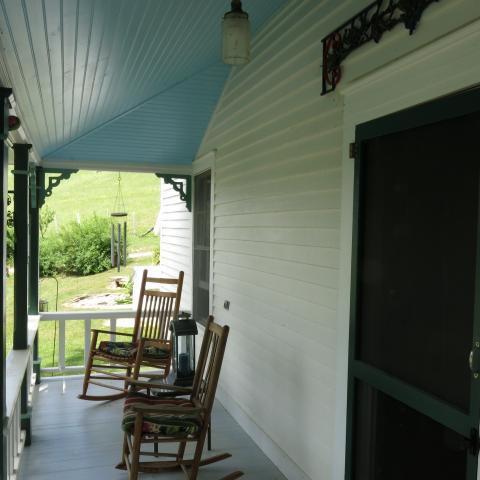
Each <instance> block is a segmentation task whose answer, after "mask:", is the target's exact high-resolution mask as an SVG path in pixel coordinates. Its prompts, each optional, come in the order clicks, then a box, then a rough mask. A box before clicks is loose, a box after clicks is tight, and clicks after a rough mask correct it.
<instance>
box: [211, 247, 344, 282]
mask: <svg viewBox="0 0 480 480" xmlns="http://www.w3.org/2000/svg"><path fill="white" fill-rule="evenodd" d="M215 262H218V263H224V264H228V265H231V266H237V267H240V268H248V269H250V270H251V271H252V272H263V273H269V274H273V275H277V276H281V277H284V278H287V279H291V280H298V281H299V282H304V283H310V284H313V285H319V286H323V287H328V288H336V287H337V284H338V270H337V269H334V268H328V267H319V266H315V265H304V264H297V263H296V262H288V261H284V260H282V259H271V258H263V257H259V256H255V255H243V254H238V253H224V252H218V251H217V252H216V254H215Z"/></svg>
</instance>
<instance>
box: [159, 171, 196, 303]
mask: <svg viewBox="0 0 480 480" xmlns="http://www.w3.org/2000/svg"><path fill="white" fill-rule="evenodd" d="M160 266H161V269H162V274H163V275H166V276H169V277H176V276H178V272H179V271H180V270H183V271H184V272H185V278H184V283H183V291H182V302H181V306H180V307H181V309H182V310H188V311H191V309H192V214H191V213H190V212H189V211H188V210H187V209H186V207H185V202H184V201H182V200H180V196H179V194H178V192H176V191H175V190H174V189H173V187H172V186H171V185H168V184H166V183H164V182H163V181H162V190H161V202H160Z"/></svg>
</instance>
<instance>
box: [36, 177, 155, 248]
mask: <svg viewBox="0 0 480 480" xmlns="http://www.w3.org/2000/svg"><path fill="white" fill-rule="evenodd" d="M121 188H122V196H123V200H124V205H125V211H126V212H127V213H128V216H127V232H128V239H127V243H128V246H129V252H137V251H145V250H146V249H147V250H148V249H152V248H153V247H154V246H155V245H158V237H157V236H155V235H152V234H150V235H147V236H145V237H143V236H142V235H143V234H144V233H145V232H147V231H148V230H149V229H150V228H152V227H153V226H154V225H155V221H156V219H157V215H158V212H159V209H160V179H158V178H157V177H156V176H155V175H154V174H153V173H122V174H121ZM117 190H118V173H116V172H95V171H87V170H83V171H80V172H78V173H74V174H73V175H72V176H71V177H70V178H69V179H68V180H63V181H62V182H61V183H60V185H59V186H58V187H55V188H54V189H53V194H52V196H51V197H49V198H47V200H46V202H45V204H46V205H48V207H49V208H50V209H52V210H54V211H55V221H54V222H53V223H52V224H51V225H50V227H49V229H48V231H47V235H53V234H55V233H56V232H57V231H58V230H59V229H60V228H61V227H62V225H65V224H67V223H68V222H71V221H78V220H80V221H82V218H85V217H88V216H91V215H93V214H94V213H96V214H97V215H98V216H104V217H110V213H111V212H112V211H113V209H114V207H115V200H116V196H117Z"/></svg>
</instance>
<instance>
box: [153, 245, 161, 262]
mask: <svg viewBox="0 0 480 480" xmlns="http://www.w3.org/2000/svg"><path fill="white" fill-rule="evenodd" d="M152 262H153V264H154V265H158V264H159V263H160V247H153V252H152Z"/></svg>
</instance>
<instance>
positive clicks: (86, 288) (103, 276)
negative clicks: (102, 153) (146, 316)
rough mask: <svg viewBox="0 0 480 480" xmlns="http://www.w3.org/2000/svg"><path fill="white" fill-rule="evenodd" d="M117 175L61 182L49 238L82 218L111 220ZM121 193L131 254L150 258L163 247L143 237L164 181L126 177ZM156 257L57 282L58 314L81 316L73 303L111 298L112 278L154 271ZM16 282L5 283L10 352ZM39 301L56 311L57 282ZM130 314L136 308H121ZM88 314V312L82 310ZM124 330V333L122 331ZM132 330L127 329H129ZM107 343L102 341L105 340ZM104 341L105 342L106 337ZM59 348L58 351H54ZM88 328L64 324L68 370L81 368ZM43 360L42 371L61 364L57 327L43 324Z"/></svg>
mask: <svg viewBox="0 0 480 480" xmlns="http://www.w3.org/2000/svg"><path fill="white" fill-rule="evenodd" d="M117 180H118V173H114V172H93V171H82V172H78V173H76V174H73V175H72V176H71V177H70V179H69V180H63V181H62V182H61V184H60V185H59V186H58V187H56V188H54V190H53V194H52V196H51V197H49V198H48V199H47V200H46V204H47V205H48V206H49V208H50V209H52V210H54V211H55V217H56V219H55V221H54V222H53V223H52V224H51V225H50V226H49V229H48V231H47V235H55V234H56V233H57V231H59V229H60V228H61V227H62V225H65V224H67V223H68V222H70V221H78V220H80V221H82V218H86V217H87V216H90V215H93V213H96V214H97V215H99V216H109V215H110V213H111V211H112V209H113V207H114V203H115V198H116V194H117V188H118V183H117ZM121 184H122V193H123V199H124V204H125V210H126V211H127V213H128V217H127V218H128V232H129V236H128V240H127V243H128V252H129V253H133V252H152V251H153V249H154V248H155V247H158V245H159V238H158V237H157V236H156V235H154V234H152V233H150V234H147V235H145V236H142V234H144V233H145V232H147V231H148V230H149V229H150V228H151V227H153V226H154V224H155V221H156V218H157V215H158V212H159V208H160V180H159V179H158V178H157V177H155V175H153V174H136V173H128V174H122V180H121ZM152 263H153V262H152V257H150V256H148V257H141V258H137V259H131V260H129V261H128V264H127V267H122V268H121V270H120V272H119V273H118V272H117V270H116V269H110V270H108V271H106V272H102V273H99V274H96V275H89V276H85V277H66V276H59V277H57V278H58V282H59V290H58V311H72V310H77V309H76V308H75V306H74V305H72V304H71V300H72V299H74V298H75V297H78V296H80V295H83V294H99V293H106V292H112V290H110V289H109V286H110V284H111V277H114V276H117V275H122V276H131V274H132V273H133V267H134V266H138V265H151V264H152ZM13 281H14V276H13V275H11V276H10V277H8V279H7V349H6V351H7V352H8V351H9V350H10V349H11V346H12V340H13ZM39 290H40V298H41V299H43V300H46V301H47V302H48V310H49V311H55V309H56V308H55V307H56V303H57V299H56V282H55V280H54V279H52V278H43V279H41V280H40V286H39ZM115 293H127V292H126V289H115ZM122 307H123V308H125V309H131V308H132V305H131V304H130V305H128V304H125V305H122ZM83 310H84V311H85V309H83ZM107 326H108V325H106V324H105V323H104V321H103V320H95V321H93V322H92V327H98V328H105V327H107ZM118 330H120V331H121V330H125V329H118ZM127 330H128V329H127ZM102 339H103V338H102ZM104 339H107V338H106V337H105V338H104ZM54 343H55V349H54ZM83 348H84V322H83V321H68V322H66V364H67V365H81V364H83V353H84V352H83ZM39 355H40V357H41V358H42V367H50V366H52V361H53V357H54V360H55V361H54V363H56V362H57V361H58V326H57V327H56V326H55V322H42V324H41V325H40V329H39Z"/></svg>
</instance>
